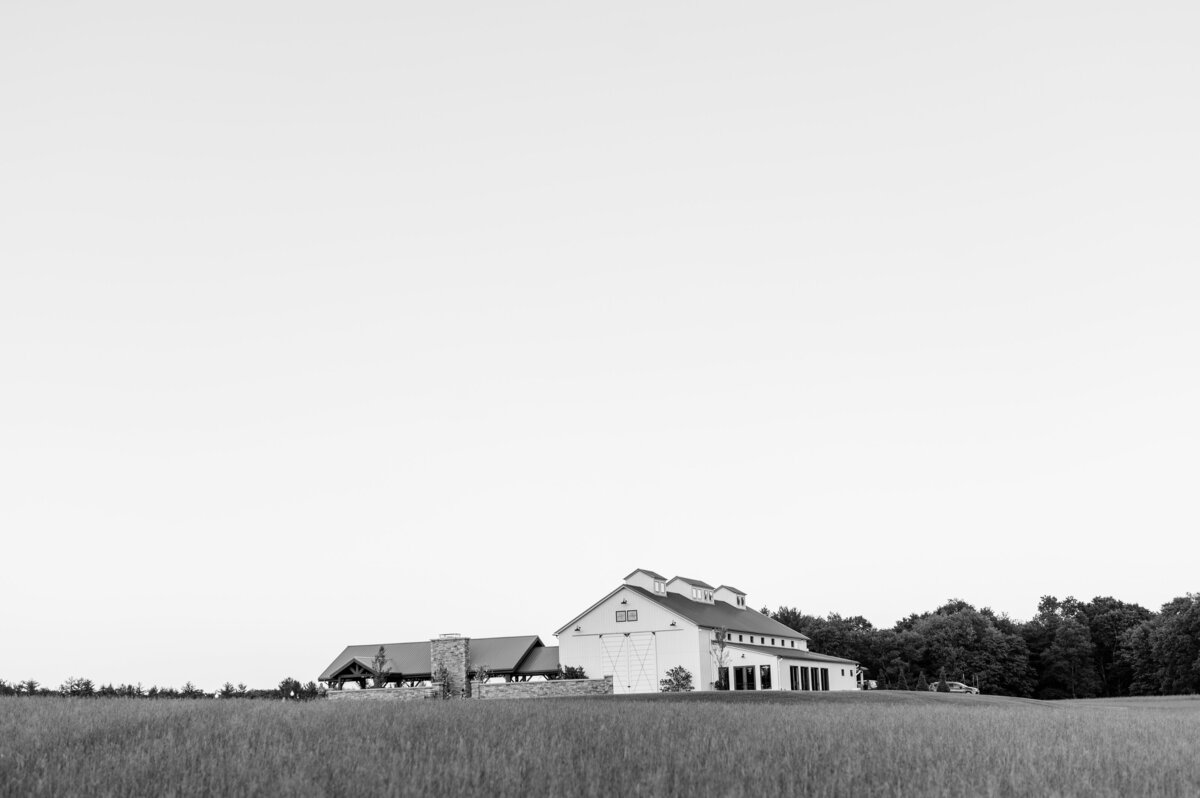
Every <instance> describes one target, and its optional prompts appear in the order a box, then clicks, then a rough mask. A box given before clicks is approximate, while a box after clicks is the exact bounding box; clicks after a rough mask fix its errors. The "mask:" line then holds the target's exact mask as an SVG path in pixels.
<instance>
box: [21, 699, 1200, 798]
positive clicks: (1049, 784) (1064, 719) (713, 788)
mask: <svg viewBox="0 0 1200 798" xmlns="http://www.w3.org/2000/svg"><path fill="white" fill-rule="evenodd" d="M1198 751H1200V699H1195V698H1177V699H1122V700H1112V701H1103V700H1102V701H1078V702H1055V703H1043V702H1038V701H1028V700H1021V699H1004V698H995V697H988V696H979V697H974V696H963V695H940V694H936V693H888V692H878V693H823V694H812V693H809V694H788V693H774V694H771V693H760V694H749V695H730V694H727V693H726V694H692V695H685V696H678V697H675V696H644V697H630V698H618V697H602V698H579V699H551V700H531V701H495V702H490V701H487V702H485V701H450V702H404V703H400V702H396V703H393V702H382V701H380V702H351V701H339V702H326V701H316V702H312V703H306V704H283V703H274V702H258V701H238V700H227V701H217V700H209V701H131V700H122V699H103V700H87V699H22V698H4V699H0V793H2V794H3V795H5V796H107V795H122V796H133V795H138V796H140V795H145V796H178V795H231V796H232V795H245V796H251V795H253V796H262V795H288V796H326V795H327V796H342V795H353V796H371V795H454V796H460V795H467V796H469V795H513V796H531V795H555V796H558V795H563V796H567V795H586V796H609V795H632V796H675V795H679V796H741V795H745V796H794V795H814V796H855V797H856V798H859V797H862V796H970V795H996V796H1065V795H1080V796H1084V795H1086V796H1105V795H1112V796H1143V795H1147V796H1149V795H1162V796H1187V795H1192V796H1194V795H1200V753H1198Z"/></svg>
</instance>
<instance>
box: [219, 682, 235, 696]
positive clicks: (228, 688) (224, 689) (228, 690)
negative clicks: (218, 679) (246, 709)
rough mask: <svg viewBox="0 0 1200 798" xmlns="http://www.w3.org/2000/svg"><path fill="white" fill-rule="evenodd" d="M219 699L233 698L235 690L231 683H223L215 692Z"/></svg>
mask: <svg viewBox="0 0 1200 798" xmlns="http://www.w3.org/2000/svg"><path fill="white" fill-rule="evenodd" d="M217 695H219V696H221V698H233V697H234V696H235V695H237V688H236V687H234V686H233V682H225V684H223V685H221V689H220V690H219V691H218V692H217Z"/></svg>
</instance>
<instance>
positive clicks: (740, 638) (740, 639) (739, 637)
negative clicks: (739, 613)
mask: <svg viewBox="0 0 1200 798" xmlns="http://www.w3.org/2000/svg"><path fill="white" fill-rule="evenodd" d="M738 642H739V643H740V642H742V636H741V635H738Z"/></svg>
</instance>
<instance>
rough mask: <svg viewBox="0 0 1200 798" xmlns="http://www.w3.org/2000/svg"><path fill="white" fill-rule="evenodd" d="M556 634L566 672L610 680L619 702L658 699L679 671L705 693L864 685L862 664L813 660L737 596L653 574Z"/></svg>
mask: <svg viewBox="0 0 1200 798" xmlns="http://www.w3.org/2000/svg"><path fill="white" fill-rule="evenodd" d="M554 634H555V636H556V637H557V638H558V647H559V662H560V663H561V664H562V665H564V666H582V667H583V668H584V670H585V671H586V672H587V675H588V676H590V677H593V678H599V677H604V676H610V675H611V676H612V677H613V692H615V693H651V692H657V691H658V690H659V682H660V680H661V679H663V678H664V677H665V674H666V672H667V671H668V670H670V669H671V668H674V667H676V666H678V665H682V666H683V667H684V668H687V670H688V671H689V672H690V673H691V674H692V677H693V685H694V687H695V689H697V690H724V689H728V690H797V691H805V690H818V691H820V690H855V689H858V688H859V684H860V680H861V676H860V671H859V667H858V663H857V662H855V661H853V660H848V659H843V658H841V657H831V656H827V655H824V654H818V653H816V652H813V651H809V650H808V641H809V638H808V637H806V636H804V635H802V634H800V633H799V632H797V631H795V630H794V629H791V628H789V627H787V626H784V625H783V624H781V623H779V622H778V621H775V620H773V619H771V618H769V617H767V616H766V615H763V614H762V613H760V612H757V611H755V610H752V609H750V608H749V606H748V605H747V601H746V594H745V593H743V592H742V591H740V590H738V589H737V588H733V587H729V586H728V585H721V586H720V587H713V586H712V585H709V584H708V583H706V582H703V581H701V580H699V579H688V578H686V577H682V576H676V577H675V578H673V579H667V578H666V577H665V576H662V575H661V574H657V573H655V572H654V571H647V570H644V569H638V570H636V571H634V572H633V573H631V574H629V575H628V576H626V577H625V580H624V582H623V583H622V584H621V585H620V586H619V587H617V589H616V590H614V591H612V592H611V593H609V594H608V595H607V596H605V597H604V598H602V599H600V600H599V601H597V602H596V603H595V604H593V605H592V606H591V607H589V608H588V609H586V610H584V611H583V612H582V613H580V614H579V615H577V616H575V617H574V618H572V619H571V620H570V621H569V622H568V623H566V624H564V625H563V627H562V628H561V629H559V630H558V631H557V632H555V633H554ZM722 635H723V636H724V643H725V644H724V646H722V645H721V643H720V638H721V636H722Z"/></svg>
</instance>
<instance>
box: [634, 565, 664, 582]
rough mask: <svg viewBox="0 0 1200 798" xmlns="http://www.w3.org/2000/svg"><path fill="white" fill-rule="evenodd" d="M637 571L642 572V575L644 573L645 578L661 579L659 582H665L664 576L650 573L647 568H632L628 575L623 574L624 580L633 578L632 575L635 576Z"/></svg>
mask: <svg viewBox="0 0 1200 798" xmlns="http://www.w3.org/2000/svg"><path fill="white" fill-rule="evenodd" d="M638 571H641V572H642V573H644V574H645V575H646V576H649V577H652V578H654V579H661V580H663V581H664V582H665V581H667V578H666V577H665V576H663V575H662V574H656V573H655V572H654V571H651V570H650V569H648V568H634V569H633V570H632V571H630V572H629V573H627V574H625V578H626V579H628V578H629V577H631V576H633V575H634V574H636V573H637V572H638Z"/></svg>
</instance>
